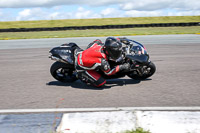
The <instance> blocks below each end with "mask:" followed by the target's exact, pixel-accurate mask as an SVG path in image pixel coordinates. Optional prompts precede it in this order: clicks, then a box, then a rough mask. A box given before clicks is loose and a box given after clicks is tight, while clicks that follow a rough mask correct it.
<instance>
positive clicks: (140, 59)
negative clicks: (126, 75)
mask: <svg viewBox="0 0 200 133" xmlns="http://www.w3.org/2000/svg"><path fill="white" fill-rule="evenodd" d="M126 57H127V58H128V59H131V60H134V61H137V62H139V63H142V64H145V63H147V62H148V60H149V56H148V55H145V54H142V55H134V56H133V55H126Z"/></svg>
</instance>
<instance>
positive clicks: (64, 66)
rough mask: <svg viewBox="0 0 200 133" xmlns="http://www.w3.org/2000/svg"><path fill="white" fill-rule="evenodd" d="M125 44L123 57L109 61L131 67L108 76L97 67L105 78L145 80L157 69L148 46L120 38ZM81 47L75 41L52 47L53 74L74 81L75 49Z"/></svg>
mask: <svg viewBox="0 0 200 133" xmlns="http://www.w3.org/2000/svg"><path fill="white" fill-rule="evenodd" d="M119 39H120V41H121V42H122V43H123V44H124V46H123V47H122V57H121V59H119V60H118V61H109V64H110V65H111V67H114V66H116V65H119V64H123V63H129V64H130V69H129V70H124V71H120V72H118V73H116V74H114V75H111V76H107V75H106V74H104V72H103V71H101V69H96V71H97V72H98V73H100V74H101V75H102V77H104V78H105V79H114V78H121V77H125V76H128V77H130V78H132V79H134V80H145V79H147V78H149V77H151V76H152V75H153V74H154V73H155V71H156V66H155V64H154V63H153V62H152V61H150V60H149V54H148V53H147V50H146V48H145V47H144V46H143V45H142V44H141V43H139V42H137V41H134V40H130V39H127V38H119ZM77 50H78V51H81V50H83V49H81V48H80V47H79V46H78V45H77V44H75V43H69V44H62V45H61V46H58V47H55V48H52V49H51V50H50V51H49V53H50V56H49V57H50V58H51V59H52V60H55V61H56V62H54V63H53V64H52V65H51V67H50V73H51V75H52V76H53V77H54V78H55V79H56V80H58V81H61V82H65V83H66V82H74V81H76V80H77V77H76V70H75V51H77Z"/></svg>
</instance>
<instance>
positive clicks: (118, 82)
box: [0, 35, 200, 109]
mask: <svg viewBox="0 0 200 133" xmlns="http://www.w3.org/2000/svg"><path fill="white" fill-rule="evenodd" d="M129 38H132V39H135V40H136V41H139V42H141V43H143V44H144V45H145V46H146V48H147V50H148V53H149V54H150V59H151V61H153V62H154V63H155V65H156V67H157V71H156V73H155V74H154V75H153V76H152V77H150V78H149V79H147V80H144V81H137V80H132V79H130V78H128V77H124V78H121V79H114V80H108V81H107V84H106V87H105V88H101V89H97V88H94V87H90V86H87V85H85V84H84V83H82V82H80V81H79V80H78V81H76V82H74V83H66V84H65V83H61V82H58V81H56V80H55V79H53V78H52V77H51V75H50V73H49V68H50V66H51V64H52V63H53V62H54V61H51V60H50V59H49V58H48V51H49V50H50V49H51V48H52V47H54V46H58V45H60V44H62V43H65V42H76V43H77V44H79V45H80V46H81V47H82V48H85V47H86V46H87V44H88V43H89V42H91V41H93V40H94V39H96V38H93V37H91V38H68V39H66V38H65V39H36V40H34V39H31V40H11V41H0V109H38V108H39V109H47V108H101V107H169V106H170V107H183V106H184V107H191V106H193V107H194V106H200V78H199V77H200V62H199V59H200V35H163V36H133V37H129ZM100 39H102V40H105V38H100Z"/></svg>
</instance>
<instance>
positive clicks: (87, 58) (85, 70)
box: [75, 37, 130, 87]
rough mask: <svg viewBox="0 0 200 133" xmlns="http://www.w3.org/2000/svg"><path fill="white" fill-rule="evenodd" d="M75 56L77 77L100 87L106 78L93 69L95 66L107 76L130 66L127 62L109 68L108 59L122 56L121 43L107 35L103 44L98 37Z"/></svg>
mask: <svg viewBox="0 0 200 133" xmlns="http://www.w3.org/2000/svg"><path fill="white" fill-rule="evenodd" d="M75 58H76V60H75V61H76V63H75V64H76V71H77V77H78V78H79V79H80V80H81V81H83V82H85V83H87V84H92V85H94V86H96V87H101V86H102V85H104V84H105V83H106V80H105V79H104V78H103V77H102V76H101V75H100V74H99V73H98V72H97V71H95V70H96V69H97V68H100V69H101V70H102V71H103V72H104V73H105V74H106V75H108V76H110V75H113V74H115V73H117V72H119V71H121V70H128V69H129V68H130V64H128V63H125V64H122V65H116V66H114V67H113V68H111V66H110V64H109V60H110V61H115V62H117V60H119V59H120V58H122V43H121V42H120V40H119V39H116V38H113V37H108V38H107V39H106V41H105V44H103V43H102V42H101V40H98V39H97V40H95V41H93V42H92V43H90V44H89V45H88V47H87V49H86V50H84V51H79V52H78V51H77V52H76V56H75Z"/></svg>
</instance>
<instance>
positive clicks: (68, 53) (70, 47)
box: [50, 43, 80, 64]
mask: <svg viewBox="0 0 200 133" xmlns="http://www.w3.org/2000/svg"><path fill="white" fill-rule="evenodd" d="M75 49H80V48H79V47H78V45H77V44H75V43H69V44H63V45H61V46H59V47H55V48H53V49H51V50H50V53H51V54H52V56H54V57H57V58H59V59H62V60H64V61H66V62H68V63H70V64H74V50H75Z"/></svg>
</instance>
